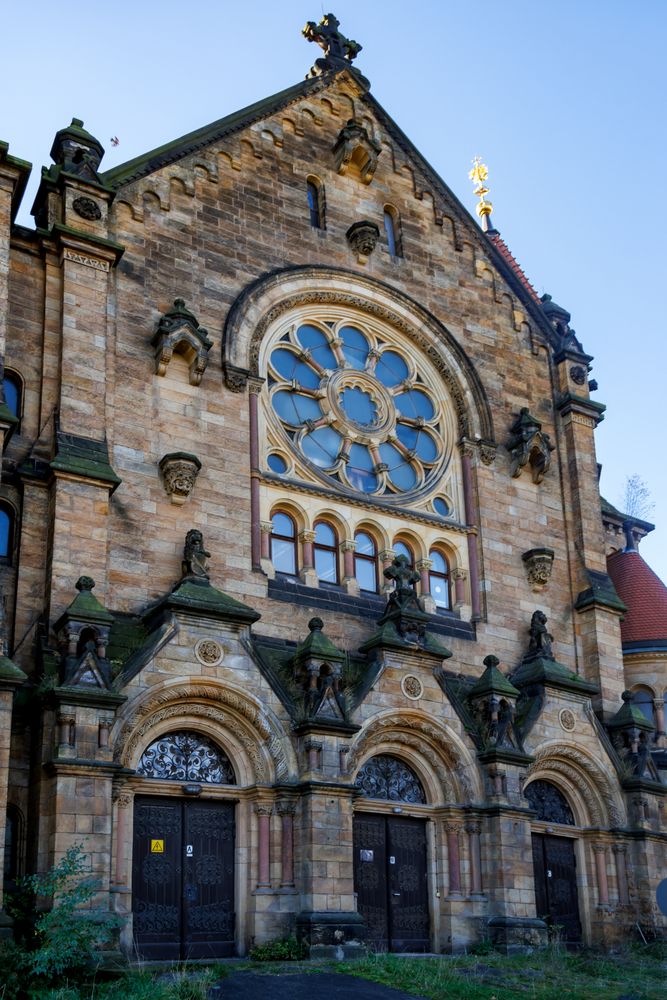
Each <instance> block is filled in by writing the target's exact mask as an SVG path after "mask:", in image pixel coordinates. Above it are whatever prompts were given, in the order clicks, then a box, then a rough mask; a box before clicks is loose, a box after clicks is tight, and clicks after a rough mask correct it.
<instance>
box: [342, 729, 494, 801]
mask: <svg viewBox="0 0 667 1000" xmlns="http://www.w3.org/2000/svg"><path fill="white" fill-rule="evenodd" d="M401 748H408V749H409V750H412V751H415V756H416V758H417V759H418V758H422V759H423V760H424V761H425V762H426V763H427V764H428V765H429V766H430V768H431V770H432V771H433V772H434V774H435V775H436V777H437V780H438V782H439V783H440V786H441V788H442V793H443V796H444V798H445V801H447V802H456V803H464V804H466V805H467V804H470V803H472V802H474V801H476V800H478V799H479V798H480V797H481V787H480V783H479V774H478V772H477V768H476V766H475V763H474V761H473V759H472V757H471V756H470V754H469V753H468V751H467V750H466V748H465V746H464V745H463V744H462V742H461V741H460V740H459V738H458V737H457V736H456V734H455V733H454V732H452V730H451V729H450V728H449V727H448V726H447V725H445V724H444V723H438V722H434V721H433V719H432V718H430V717H429V716H426V715H423V714H422V713H420V712H402V713H401V714H400V715H397V714H396V712H395V711H387V712H381V713H379V714H378V715H375V716H373V718H372V719H370V721H369V722H368V723H367V725H366V726H365V727H364V728H363V729H362V731H361V732H360V733H359V734H358V735H357V737H356V739H355V740H354V742H353V744H352V746H351V747H350V752H349V755H348V763H347V769H348V771H349V773H350V774H353V773H354V772H355V771H356V770H357V768H358V767H359V765H360V764H362V763H363V762H364V761H365V760H366V759H368V758H369V757H372V756H375V755H376V754H380V753H389V754H391V753H392V752H396V751H398V752H399V753H400V750H401ZM410 757H411V761H412V762H413V763H414V761H415V757H413V756H412V754H411V755H410Z"/></svg>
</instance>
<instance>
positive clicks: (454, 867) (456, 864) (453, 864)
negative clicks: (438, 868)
mask: <svg viewBox="0 0 667 1000" xmlns="http://www.w3.org/2000/svg"><path fill="white" fill-rule="evenodd" d="M444 828H445V833H446V834H447V861H448V865H449V895H450V896H460V895H461V855H460V851H459V833H460V831H461V827H460V825H459V824H458V823H445V824H444Z"/></svg>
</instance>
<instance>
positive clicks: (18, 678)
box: [0, 656, 27, 685]
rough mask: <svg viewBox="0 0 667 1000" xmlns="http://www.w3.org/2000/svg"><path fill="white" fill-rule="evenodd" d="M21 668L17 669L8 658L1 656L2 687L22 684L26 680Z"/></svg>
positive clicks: (0, 676)
mask: <svg viewBox="0 0 667 1000" xmlns="http://www.w3.org/2000/svg"><path fill="white" fill-rule="evenodd" d="M26 676H27V675H26V674H24V673H23V671H22V670H21V668H20V667H17V666H16V664H15V663H14V661H13V660H10V659H9V657H8V656H0V685H1V684H2V683H3V681H4V682H5V683H7V682H9V683H10V684H21V683H22V681H24V680H25V679H26Z"/></svg>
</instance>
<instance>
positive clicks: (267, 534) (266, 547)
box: [259, 521, 273, 562]
mask: <svg viewBox="0 0 667 1000" xmlns="http://www.w3.org/2000/svg"><path fill="white" fill-rule="evenodd" d="M259 530H260V534H261V542H260V553H261V557H262V560H266V561H267V562H270V561H271V532H272V531H273V522H272V521H260V525H259Z"/></svg>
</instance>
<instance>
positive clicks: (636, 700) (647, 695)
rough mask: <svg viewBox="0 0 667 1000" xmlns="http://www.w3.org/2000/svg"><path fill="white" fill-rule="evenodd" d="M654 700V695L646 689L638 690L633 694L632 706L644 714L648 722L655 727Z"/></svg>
mask: <svg viewBox="0 0 667 1000" xmlns="http://www.w3.org/2000/svg"><path fill="white" fill-rule="evenodd" d="M653 700H654V699H653V695H652V694H651V692H650V691H647V690H646V689H645V688H638V689H637V690H635V691H633V692H632V704H633V705H636V706H637V708H639V709H640V710H641V711H642V712H643V713H644V715H645V716H646V718H647V719H648V721H649V722H652V723H653V725H655V712H654V708H653Z"/></svg>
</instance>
